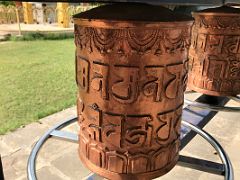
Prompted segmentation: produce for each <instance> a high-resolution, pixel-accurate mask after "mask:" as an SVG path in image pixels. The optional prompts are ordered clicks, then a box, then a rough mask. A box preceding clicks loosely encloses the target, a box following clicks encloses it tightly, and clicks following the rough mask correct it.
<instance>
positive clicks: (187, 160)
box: [27, 95, 234, 180]
mask: <svg viewBox="0 0 240 180" xmlns="http://www.w3.org/2000/svg"><path fill="white" fill-rule="evenodd" d="M211 98H213V97H212V96H206V95H202V96H200V97H199V98H198V99H197V100H196V101H197V102H207V101H211V102H212V103H214V102H215V104H216V105H219V106H223V105H224V104H226V103H227V102H228V100H229V99H228V98H224V97H214V98H213V99H214V101H213V99H211ZM216 113H217V112H216V111H211V110H206V109H204V110H203V109H200V110H199V109H198V110H196V109H195V110H192V109H191V106H187V107H185V108H184V110H183V117H182V118H183V121H182V127H181V150H182V149H183V148H184V147H185V146H186V145H187V144H188V143H189V142H190V141H191V140H192V139H193V138H194V137H195V136H196V135H197V134H199V135H200V136H202V137H203V138H204V139H205V140H206V141H207V142H208V143H210V144H211V145H212V146H213V148H214V149H215V150H216V151H217V153H218V155H219V157H220V159H221V161H222V164H221V163H216V162H212V161H208V160H204V159H199V158H194V157H188V156H182V155H180V158H179V161H178V165H180V166H183V167H188V168H191V169H195V170H200V171H204V172H208V173H212V174H218V175H222V176H224V177H225V180H233V179H234V177H233V168H232V165H231V162H230V160H229V158H228V156H227V154H226V152H225V151H224V149H223V148H222V147H221V145H220V144H219V143H218V142H217V141H216V140H215V139H214V138H213V137H212V136H211V135H210V134H209V133H207V132H206V131H204V130H202V129H201V128H203V127H204V126H205V125H206V124H207V123H208V122H209V121H210V120H211V119H212V118H213V117H214V116H215V115H216ZM76 121H77V117H73V118H71V119H68V120H65V121H63V122H61V123H59V124H57V125H55V126H54V127H52V128H51V129H50V130H48V131H47V132H46V133H45V134H44V135H43V136H42V137H41V138H40V139H39V141H38V142H37V143H36V144H35V146H34V147H33V149H32V152H31V154H30V156H29V159H28V165H27V174H28V179H29V180H36V179H37V177H36V169H35V164H36V159H37V155H38V152H39V150H40V149H41V147H42V146H43V144H44V143H45V142H46V141H47V140H48V139H49V138H50V137H56V138H60V139H62V140H67V141H71V142H75V143H77V142H78V135H77V134H73V133H70V132H66V131H62V130H61V129H62V128H64V127H66V126H68V125H70V124H72V123H74V122H76ZM100 179H103V178H102V177H100V176H98V175H97V174H94V173H92V174H90V175H89V176H87V177H86V178H85V180H100Z"/></svg>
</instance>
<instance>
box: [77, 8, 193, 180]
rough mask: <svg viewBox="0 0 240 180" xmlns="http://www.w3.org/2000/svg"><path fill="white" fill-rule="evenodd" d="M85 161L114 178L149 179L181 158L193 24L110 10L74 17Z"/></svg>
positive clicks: (145, 11)
mask: <svg viewBox="0 0 240 180" xmlns="http://www.w3.org/2000/svg"><path fill="white" fill-rule="evenodd" d="M74 23H75V43H76V79H77V85H78V88H79V89H78V104H77V108H78V121H79V125H80V133H79V155H80V158H81V160H82V162H83V163H84V164H85V165H86V166H87V167H88V168H89V169H90V170H92V171H93V172H95V173H98V174H100V175H102V176H104V177H106V178H109V179H114V180H116V179H131V180H133V179H141V180H142V179H151V178H154V177H158V176H160V175H163V174H165V173H167V172H168V171H169V170H170V169H172V168H173V167H174V166H175V164H176V162H177V160H178V151H179V135H180V133H179V131H180V123H181V114H182V105H183V92H184V89H185V81H186V75H187V69H186V68H187V64H188V62H187V59H188V48H189V46H190V32H191V30H190V29H191V25H192V19H191V18H190V19H189V17H185V16H182V17H181V16H179V15H175V14H174V13H173V12H172V11H171V10H169V9H167V8H163V7H155V6H151V5H137V4H129V5H125V4H120V5H117V4H115V5H106V6H102V7H98V8H95V9H92V10H90V11H87V12H84V13H80V14H78V15H75V16H74Z"/></svg>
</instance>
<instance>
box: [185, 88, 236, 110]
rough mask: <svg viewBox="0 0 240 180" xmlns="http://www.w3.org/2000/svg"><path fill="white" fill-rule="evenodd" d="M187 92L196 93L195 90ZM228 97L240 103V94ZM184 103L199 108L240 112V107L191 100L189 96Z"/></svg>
mask: <svg viewBox="0 0 240 180" xmlns="http://www.w3.org/2000/svg"><path fill="white" fill-rule="evenodd" d="M186 93H187V94H191V93H195V91H187V92H186ZM228 98H229V99H232V100H234V101H236V102H239V103H240V97H239V96H229V97H228ZM184 103H186V104H188V105H190V106H193V107H197V108H202V109H210V110H212V111H222V112H236V113H240V107H229V106H221V105H213V104H209V103H208V104H207V103H201V102H196V101H191V100H189V99H187V98H184Z"/></svg>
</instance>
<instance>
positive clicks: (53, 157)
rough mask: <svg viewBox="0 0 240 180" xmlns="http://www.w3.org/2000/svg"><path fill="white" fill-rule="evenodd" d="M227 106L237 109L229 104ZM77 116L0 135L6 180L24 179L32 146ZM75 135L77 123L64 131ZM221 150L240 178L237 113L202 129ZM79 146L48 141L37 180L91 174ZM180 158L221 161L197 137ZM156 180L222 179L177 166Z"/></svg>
mask: <svg viewBox="0 0 240 180" xmlns="http://www.w3.org/2000/svg"><path fill="white" fill-rule="evenodd" d="M228 105H233V106H234V105H235V106H239V104H238V103H236V102H233V101H231V102H230V103H228ZM74 116H76V107H72V108H69V109H67V110H64V111H61V112H59V113H56V114H54V115H51V116H48V117H46V118H43V119H41V120H39V121H38V122H36V123H32V124H29V125H27V126H26V127H24V128H19V129H17V130H16V131H14V132H12V133H8V134H6V135H3V136H0V152H1V155H2V161H3V168H4V175H5V178H6V180H25V179H27V173H26V166H27V159H28V156H29V153H30V151H31V149H32V147H33V145H34V143H35V142H36V141H37V140H38V139H39V138H40V137H41V135H43V134H44V132H45V131H47V130H48V129H49V128H50V127H52V126H53V125H55V124H56V123H58V122H60V121H62V120H64V119H68V118H71V117H74ZM65 130H66V131H71V132H75V133H77V131H78V126H77V123H74V124H72V125H71V126H69V127H67V128H65ZM205 130H207V131H208V132H209V133H211V134H212V135H213V136H214V137H215V138H216V139H217V140H218V141H219V143H220V144H221V145H222V146H223V147H224V149H225V150H226V152H227V153H228V155H229V157H230V159H231V160H232V163H233V167H234V173H235V180H239V179H240V156H239V152H240V151H239V149H240V143H239V142H240V115H239V114H238V113H218V114H217V116H215V117H214V118H213V119H212V121H211V122H210V123H209V124H208V125H207V126H206V127H205ZM77 149H78V145H77V144H76V143H72V142H66V141H61V140H59V139H54V138H51V139H49V140H48V141H47V142H46V143H45V144H44V146H43V147H42V149H41V150H40V152H39V156H38V159H37V164H36V169H37V177H38V179H39V180H63V179H64V180H75V179H76V180H79V179H84V177H86V176H87V175H89V174H90V171H89V170H88V169H87V168H85V167H84V166H83V164H82V163H81V162H80V160H79V158H78V152H77ZM181 154H183V155H188V156H194V157H199V158H205V159H208V160H212V161H216V162H220V160H219V158H218V156H217V155H215V150H214V149H213V148H212V147H210V145H209V144H207V143H206V142H205V141H204V140H203V139H202V138H201V137H199V136H197V137H196V138H194V140H192V141H191V143H190V144H189V145H187V146H186V148H185V149H184V150H183V151H182V152H181ZM158 179H159V180H160V179H161V180H182V179H184V180H206V179H211V180H220V179H223V177H222V176H217V175H212V174H208V173H203V172H201V171H195V170H191V169H187V168H183V167H179V166H176V167H175V168H174V169H173V170H172V171H171V172H170V173H168V174H167V175H165V176H164V177H161V178H158Z"/></svg>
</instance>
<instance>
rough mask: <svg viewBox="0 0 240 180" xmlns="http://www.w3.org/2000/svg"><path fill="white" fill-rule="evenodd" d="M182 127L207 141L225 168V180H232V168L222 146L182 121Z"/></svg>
mask: <svg viewBox="0 0 240 180" xmlns="http://www.w3.org/2000/svg"><path fill="white" fill-rule="evenodd" d="M182 125H183V126H185V127H188V128H190V129H191V130H193V131H195V132H196V133H197V134H199V135H200V136H202V137H203V138H204V139H205V140H207V141H208V142H209V143H210V144H211V145H212V146H213V147H214V149H215V150H216V151H217V153H218V154H219V157H220V158H221V160H222V162H223V164H224V166H225V180H233V179H234V174H233V167H232V164H231V161H230V159H229V158H228V155H227V154H226V152H225V151H224V149H223V148H222V146H221V145H220V144H219V143H218V142H217V141H216V140H215V139H214V138H213V137H212V136H211V135H210V134H209V133H207V132H206V131H204V130H202V129H200V128H198V127H196V126H194V125H192V124H190V123H188V122H186V121H182Z"/></svg>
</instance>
